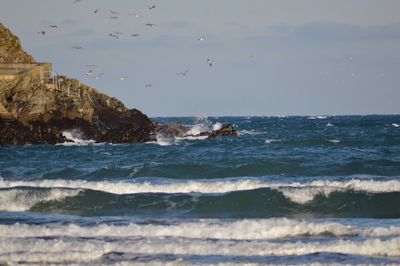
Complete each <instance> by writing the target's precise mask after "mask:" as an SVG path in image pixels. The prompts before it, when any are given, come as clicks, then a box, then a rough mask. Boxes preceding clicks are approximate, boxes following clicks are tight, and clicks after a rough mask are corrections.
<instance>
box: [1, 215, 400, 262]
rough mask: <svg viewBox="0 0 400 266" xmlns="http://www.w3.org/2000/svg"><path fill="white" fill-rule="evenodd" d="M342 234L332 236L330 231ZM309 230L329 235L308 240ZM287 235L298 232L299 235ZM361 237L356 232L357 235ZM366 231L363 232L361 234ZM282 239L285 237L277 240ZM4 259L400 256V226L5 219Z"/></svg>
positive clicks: (268, 221)
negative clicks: (82, 223) (78, 222)
mask: <svg viewBox="0 0 400 266" xmlns="http://www.w3.org/2000/svg"><path fill="white" fill-rule="evenodd" d="M332 235H334V236H339V237H340V238H330V237H329V238H328V237H327V236H332ZM305 236H307V238H309V236H321V237H324V239H320V240H318V239H316V240H314V241H307V240H304V238H303V237H305ZM287 237H297V240H296V241H291V240H287ZM354 237H355V238H354ZM358 237H361V238H358ZM276 239H280V241H276ZM0 249H1V250H2V252H1V253H0V261H7V262H10V263H18V262H20V261H24V262H25V263H27V264H29V263H30V264H33V263H42V264H46V263H67V262H69V264H70V263H71V262H74V263H78V262H79V263H87V264H101V260H102V259H103V258H104V256H105V255H106V254H110V253H113V254H144V255H146V256H147V257H155V258H157V257H159V256H162V255H164V256H165V255H166V254H167V255H170V256H171V255H177V256H183V255H190V256H294V255H306V254H314V253H341V254H353V255H362V256H386V257H398V256H400V237H399V228H398V227H390V228H382V227H376V228H357V227H351V226H346V225H342V224H338V223H333V222H321V223H318V222H307V221H298V220H290V219H285V218H283V219H266V220H240V221H230V222H227V221H221V220H197V221H191V222H182V223H177V224H165V225H149V224H128V225H116V226H114V225H107V224H101V225H96V226H92V227H88V226H79V225H75V224H70V225H61V224H55V225H26V224H13V225H0Z"/></svg>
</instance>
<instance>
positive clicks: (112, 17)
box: [110, 16, 119, 19]
mask: <svg viewBox="0 0 400 266" xmlns="http://www.w3.org/2000/svg"><path fill="white" fill-rule="evenodd" d="M118 18H119V17H118V16H111V17H110V19H118Z"/></svg>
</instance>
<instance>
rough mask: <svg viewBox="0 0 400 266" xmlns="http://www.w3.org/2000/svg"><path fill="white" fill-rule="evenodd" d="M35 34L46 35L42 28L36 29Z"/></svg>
mask: <svg viewBox="0 0 400 266" xmlns="http://www.w3.org/2000/svg"><path fill="white" fill-rule="evenodd" d="M37 34H41V35H46V32H45V31H44V30H42V31H38V32H37Z"/></svg>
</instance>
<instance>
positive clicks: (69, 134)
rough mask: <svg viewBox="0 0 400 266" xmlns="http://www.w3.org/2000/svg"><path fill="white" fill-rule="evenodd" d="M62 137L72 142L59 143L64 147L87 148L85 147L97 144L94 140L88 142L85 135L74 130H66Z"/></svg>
mask: <svg viewBox="0 0 400 266" xmlns="http://www.w3.org/2000/svg"><path fill="white" fill-rule="evenodd" d="M62 135H63V136H64V137H65V138H66V139H68V140H70V142H64V143H58V144H57V145H63V146H85V145H90V144H94V143H96V141H94V140H91V139H89V140H86V139H83V134H82V132H80V131H79V130H77V129H73V130H66V131H63V132H62Z"/></svg>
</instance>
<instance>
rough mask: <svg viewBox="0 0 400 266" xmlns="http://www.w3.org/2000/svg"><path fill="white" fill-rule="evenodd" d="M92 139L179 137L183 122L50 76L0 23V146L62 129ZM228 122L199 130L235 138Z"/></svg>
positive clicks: (46, 137) (58, 139) (58, 136)
mask: <svg viewBox="0 0 400 266" xmlns="http://www.w3.org/2000/svg"><path fill="white" fill-rule="evenodd" d="M68 130H70V131H75V132H79V134H80V137H81V138H84V139H90V140H94V141H95V142H109V143H140V142H147V141H154V140H156V138H157V135H163V136H166V137H184V136H187V135H188V131H189V130H188V128H186V127H184V126H183V125H178V124H171V125H158V124H157V123H155V122H154V121H152V120H151V119H149V117H147V116H146V115H145V114H143V113H142V112H141V111H139V110H137V109H129V108H127V107H125V105H124V104H123V103H122V102H121V101H119V100H118V99H115V98H113V97H110V96H107V95H105V94H103V93H100V92H98V91H97V90H96V89H94V88H91V87H89V86H86V85H84V84H82V83H81V82H80V81H78V80H75V79H71V78H68V77H66V76H54V75H53V74H52V69H51V64H49V63H45V64H43V63H37V62H36V61H35V59H34V58H33V57H32V56H31V55H29V54H28V53H26V52H25V51H24V50H23V48H22V47H21V43H20V40H19V39H18V37H16V36H15V35H13V34H12V33H11V31H10V30H8V29H7V28H6V27H4V26H3V25H2V24H1V23H0V146H4V145H24V144H42V143H49V144H56V143H63V142H68V141H70V139H69V138H68V137H67V136H66V135H65V134H64V133H63V132H65V131H68ZM236 135H237V132H236V131H235V129H234V128H233V127H232V126H231V125H225V126H222V127H221V128H220V129H219V130H215V131H212V132H202V133H200V134H199V135H198V136H207V137H210V138H213V137H218V136H236Z"/></svg>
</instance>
